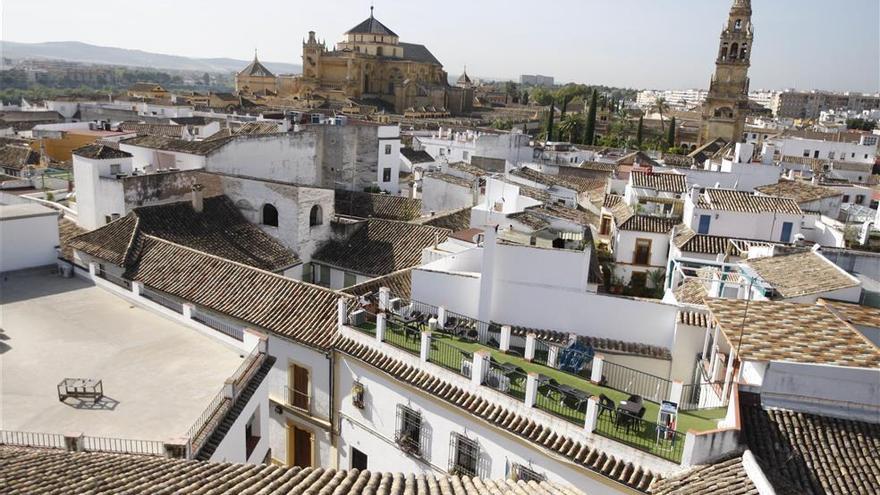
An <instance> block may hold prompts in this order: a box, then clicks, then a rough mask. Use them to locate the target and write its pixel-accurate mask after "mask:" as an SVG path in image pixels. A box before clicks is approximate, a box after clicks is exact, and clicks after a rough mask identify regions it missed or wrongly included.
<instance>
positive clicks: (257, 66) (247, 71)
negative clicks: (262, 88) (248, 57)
mask: <svg viewBox="0 0 880 495" xmlns="http://www.w3.org/2000/svg"><path fill="white" fill-rule="evenodd" d="M238 75H240V76H252V77H275V74H272V71H270V70H269V69H267V68H266V66H265V65H263V64H261V63H260V61H259V60H257V56H256V55H254V60H253V61H252V62H251V63H249V64H248V66H247V67H245V68H244V69H242V70H241V72H239V73H238Z"/></svg>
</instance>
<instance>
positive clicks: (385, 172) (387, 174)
mask: <svg viewBox="0 0 880 495" xmlns="http://www.w3.org/2000/svg"><path fill="white" fill-rule="evenodd" d="M382 182H391V169H390V168H383V169H382Z"/></svg>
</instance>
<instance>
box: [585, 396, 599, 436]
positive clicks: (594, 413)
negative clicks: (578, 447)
mask: <svg viewBox="0 0 880 495" xmlns="http://www.w3.org/2000/svg"><path fill="white" fill-rule="evenodd" d="M598 420H599V398H598V397H596V396H595V395H594V396H592V397H590V399H589V400H588V401H587V414H586V417H585V418H584V429H585V430H587V435H591V434H592V433H593V432H594V431H596V422H597V421H598Z"/></svg>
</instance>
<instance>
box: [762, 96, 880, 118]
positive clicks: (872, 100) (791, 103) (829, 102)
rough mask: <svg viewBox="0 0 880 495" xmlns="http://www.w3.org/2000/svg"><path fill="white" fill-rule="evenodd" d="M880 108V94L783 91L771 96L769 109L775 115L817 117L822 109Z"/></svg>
mask: <svg viewBox="0 0 880 495" xmlns="http://www.w3.org/2000/svg"><path fill="white" fill-rule="evenodd" d="M877 109H880V94H873V95H865V94H862V93H831V92H826V91H783V92H782V93H779V94H777V95H776V96H775V97H774V98H773V103H772V105H771V110H773V114H774V115H776V116H777V117H788V118H794V119H817V118H819V116H820V114H821V113H822V111H824V110H852V111H854V112H862V111H865V110H869V111H870V110H877Z"/></svg>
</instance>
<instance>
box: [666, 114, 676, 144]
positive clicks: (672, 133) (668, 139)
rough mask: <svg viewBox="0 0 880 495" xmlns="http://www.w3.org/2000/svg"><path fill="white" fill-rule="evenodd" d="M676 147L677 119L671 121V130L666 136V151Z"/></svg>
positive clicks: (673, 118)
mask: <svg viewBox="0 0 880 495" xmlns="http://www.w3.org/2000/svg"><path fill="white" fill-rule="evenodd" d="M674 147H675V117H672V118H671V119H669V130H668V131H667V134H666V149H669V148H674Z"/></svg>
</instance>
